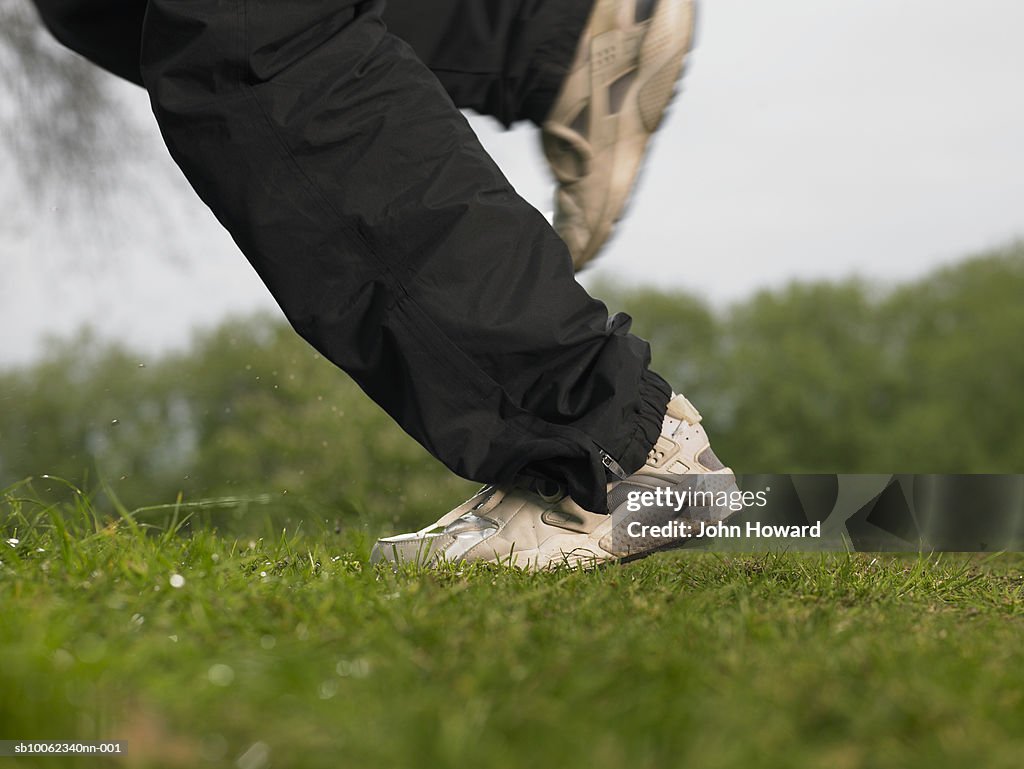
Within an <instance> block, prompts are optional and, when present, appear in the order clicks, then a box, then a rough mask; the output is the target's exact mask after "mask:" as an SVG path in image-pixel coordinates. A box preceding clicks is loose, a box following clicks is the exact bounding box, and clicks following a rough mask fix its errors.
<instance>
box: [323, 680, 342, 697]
mask: <svg viewBox="0 0 1024 769" xmlns="http://www.w3.org/2000/svg"><path fill="white" fill-rule="evenodd" d="M337 693H338V682H337V681H335V680H333V679H327V680H326V681H323V682H322V683H321V684H320V699H322V700H329V699H330V698H331V697H333V696H334V695H335V694H337Z"/></svg>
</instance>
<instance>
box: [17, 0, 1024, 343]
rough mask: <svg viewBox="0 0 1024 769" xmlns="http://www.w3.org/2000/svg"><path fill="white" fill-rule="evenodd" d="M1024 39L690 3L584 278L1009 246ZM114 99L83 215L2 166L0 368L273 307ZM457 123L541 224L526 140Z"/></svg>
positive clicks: (919, 264)
mask: <svg viewBox="0 0 1024 769" xmlns="http://www.w3.org/2000/svg"><path fill="white" fill-rule="evenodd" d="M1022 29H1024V3H1021V2H1020V1H1019V0H975V1H974V2H970V3H967V2H962V0H846V1H844V2H835V1H833V2H822V1H821V0H775V1H774V2H771V3H764V2H752V0H705V2H704V3H703V6H702V13H701V24H700V36H699V46H698V48H697V51H696V52H695V54H694V55H693V57H692V60H691V63H690V66H689V68H688V73H687V77H686V79H685V82H684V89H683V91H682V93H681V95H680V96H679V97H678V98H677V100H676V101H675V102H674V104H673V107H672V112H671V114H670V116H669V117H668V119H667V121H666V123H665V124H664V126H663V130H662V131H661V132H660V133H659V134H658V135H657V137H656V140H655V143H654V147H653V152H652V154H651V156H650V158H649V162H648V163H647V167H646V169H645V172H644V175H643V178H642V179H641V183H640V186H639V188H638V190H637V194H636V197H635V198H634V203H633V206H632V208H631V211H630V216H629V217H628V219H627V220H626V221H625V222H624V223H623V224H622V225H620V230H619V233H618V236H617V237H616V238H615V239H614V240H613V242H612V243H611V245H610V247H609V248H608V249H607V250H606V252H605V253H604V255H603V256H602V257H601V260H600V262H599V266H598V267H597V268H595V269H594V270H592V271H588V274H587V276H586V277H585V279H584V282H585V283H588V284H589V283H592V282H593V280H595V279H597V278H604V279H613V280H625V281H629V282H645V283H654V284H658V285H663V286H673V287H684V288H688V289H690V290H692V291H695V292H697V293H700V294H702V295H704V296H706V297H708V298H709V299H711V300H712V301H714V302H716V303H719V304H721V303H725V302H728V301H731V300H734V299H740V298H742V297H744V296H747V295H749V294H750V293H751V292H752V291H755V290H757V289H759V288H763V287H773V286H778V285H781V284H783V283H785V282H788V281H790V280H794V279H798V280H809V279H819V278H836V277H842V276H846V275H851V274H857V275H861V276H864V277H866V278H868V279H871V280H875V281H877V282H879V283H886V282H890V281H898V280H903V279H906V278H909V277H913V276H916V275H919V274H921V273H923V272H925V271H927V270H928V269H929V268H931V267H933V266H935V265H938V264H942V263H946V262H950V261H954V260H956V259H958V258H961V257H962V256H964V255H967V254H969V253H972V252H977V251H979V250H982V249H985V248H988V247H991V246H994V245H999V244H1003V243H1006V242H1008V241H1010V240H1012V239H1013V238H1015V237H1018V236H1022V235H1024V96H1022V94H1024V87H1022V84H1021V78H1022V75H1024V44H1022V42H1021V39H1022V38H1021V30H1022ZM118 88H119V93H120V95H121V97H122V100H123V101H124V104H125V115H126V120H128V121H132V122H137V123H138V124H139V125H141V126H142V127H143V130H142V131H141V132H140V135H139V136H138V138H137V139H136V140H135V146H133V148H132V151H131V152H129V153H127V155H128V157H129V161H128V162H127V164H126V169H125V172H124V176H125V183H124V186H123V188H121V189H120V190H115V191H114V192H113V193H108V194H106V196H105V197H104V198H103V200H102V202H101V203H99V204H98V206H97V209H98V211H97V213H96V214H94V215H92V216H90V221H89V223H82V222H80V221H79V222H78V223H75V224H69V223H68V222H69V220H72V221H73V219H74V218H73V217H69V216H67V215H66V213H65V212H64V211H62V210H61V207H60V206H59V205H57V206H55V208H56V209H57V210H53V208H54V207H50V206H47V207H46V208H45V209H40V208H39V207H38V206H35V205H34V204H32V203H31V201H30V199H28V198H27V197H26V196H25V195H24V194H23V191H21V190H17V189H13V188H12V187H11V184H10V181H11V176H10V175H4V174H2V173H0V203H2V204H3V210H5V211H6V212H8V213H7V214H5V218H4V220H3V221H2V222H0V259H2V261H3V264H4V276H5V277H4V279H3V281H2V283H0V339H2V344H0V363H11V362H15V361H23V360H26V359H29V358H30V357H31V356H33V355H34V354H36V352H37V351H38V349H39V340H40V338H41V335H42V334H44V333H46V332H52V333H59V334H64V333H67V332H69V331H71V330H72V329H74V328H75V327H77V326H78V325H79V324H80V323H82V322H83V321H85V320H90V321H92V322H93V324H94V325H95V326H96V328H97V329H98V330H99V331H100V332H101V333H103V334H104V335H107V336H114V337H118V338H122V339H124V340H125V341H126V342H128V343H130V344H132V345H135V346H137V347H140V348H143V349H146V350H150V351H152V350H155V349H159V348H161V347H166V346H168V345H177V344H181V343H182V342H183V341H184V340H186V339H187V337H188V332H189V329H190V328H191V327H192V326H194V325H195V324H196V323H206V324H208V323H212V322H215V321H216V320H217V319H218V318H220V317H222V315H223V314H224V313H226V312H234V311H239V310H247V309H253V308H256V307H273V304H272V302H271V300H270V299H269V296H268V295H267V293H266V290H265V289H264V288H263V287H262V285H261V284H260V283H259V281H258V280H257V279H256V277H255V275H254V274H253V272H252V270H251V268H249V266H248V265H247V263H246V262H245V261H244V259H243V258H242V257H241V256H240V255H239V254H238V253H237V251H236V250H235V249H234V247H233V245H232V244H231V241H230V239H229V238H228V237H227V236H226V235H225V234H223V233H222V232H221V231H220V229H219V226H218V225H217V224H216V222H214V221H213V219H212V217H211V216H210V215H209V213H208V212H207V211H206V210H205V209H204V208H203V207H202V206H201V204H199V203H198V202H197V201H195V200H194V199H193V194H192V192H191V191H190V190H189V188H188V187H187V185H186V184H185V183H184V182H183V181H182V180H181V179H180V178H179V174H178V172H177V170H176V169H175V168H174V167H173V165H172V164H171V163H170V161H169V160H168V159H167V158H166V152H165V151H164V150H163V149H162V145H161V144H160V140H159V137H158V135H157V134H156V132H155V129H154V128H153V127H152V126H151V123H152V120H151V118H150V117H149V116H148V112H147V109H148V108H147V104H146V98H145V95H144V94H143V93H142V92H141V91H139V90H137V89H134V88H131V87H129V86H123V87H121V86H118ZM472 122H473V125H474V127H475V128H476V129H477V130H478V132H479V133H480V135H481V138H482V139H483V141H484V143H485V145H486V146H487V147H488V149H489V150H490V151H491V152H492V154H493V155H494V156H495V159H496V160H497V161H498V163H499V164H500V165H501V166H502V168H504V169H505V170H506V173H507V174H508V176H509V178H510V179H511V181H512V182H513V184H514V185H515V186H516V188H517V189H518V190H519V192H520V193H521V194H522V195H524V196H525V197H526V198H527V199H528V200H530V201H531V202H532V203H533V204H534V205H536V206H537V207H538V208H540V209H541V210H544V211H547V210H549V209H550V207H551V206H550V199H551V193H552V183H551V181H550V180H549V178H548V176H547V171H546V168H545V166H544V163H543V159H542V156H541V155H540V153H539V152H537V151H536V143H537V137H536V133H535V131H533V130H531V129H530V128H528V127H521V128H518V129H516V130H514V131H511V132H502V131H501V130H500V129H499V128H498V127H497V126H496V125H495V124H492V122H491V121H489V120H487V119H483V118H476V117H474V118H472ZM5 184H6V185H7V187H6V188H4V187H3V185H5ZM12 212H13V213H12ZM97 221H98V222H100V223H101V224H102V225H103V226H102V228H101V229H102V232H100V233H98V234H97V233H96V232H95V231H94V228H93V226H92V224H93V223H95V222H97Z"/></svg>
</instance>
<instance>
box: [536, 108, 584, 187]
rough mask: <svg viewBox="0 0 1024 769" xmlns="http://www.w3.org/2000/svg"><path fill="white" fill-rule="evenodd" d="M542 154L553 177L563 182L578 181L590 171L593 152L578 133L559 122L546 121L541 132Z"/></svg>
mask: <svg viewBox="0 0 1024 769" xmlns="http://www.w3.org/2000/svg"><path fill="white" fill-rule="evenodd" d="M541 143H542V145H543V148H544V155H545V157H547V159H548V163H549V164H550V165H551V170H552V171H553V172H554V174H555V178H557V179H558V181H560V182H561V183H563V184H568V183H571V182H575V181H579V180H580V179H582V178H583V177H584V176H586V175H587V174H588V173H589V172H590V160H591V158H592V157H593V152H591V150H590V144H589V142H587V140H586V139H584V138H583V137H582V136H581V135H580V134H578V133H576V131H573V130H572V129H571V128H569V127H568V126H564V125H562V124H560V123H555V122H548V123H545V124H544V127H543V129H542V132H541Z"/></svg>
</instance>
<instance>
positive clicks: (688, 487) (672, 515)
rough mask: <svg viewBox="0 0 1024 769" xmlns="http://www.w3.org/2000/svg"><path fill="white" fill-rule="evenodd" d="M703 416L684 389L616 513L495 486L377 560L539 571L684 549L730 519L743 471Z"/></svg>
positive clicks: (611, 494)
mask: <svg viewBox="0 0 1024 769" xmlns="http://www.w3.org/2000/svg"><path fill="white" fill-rule="evenodd" d="M700 421H701V417H700V414H699V413H698V412H697V410H696V409H695V408H694V407H693V406H692V405H691V404H690V402H689V401H688V400H687V399H686V398H684V397H683V396H681V395H676V396H674V397H673V398H672V400H671V401H670V402H669V406H668V412H667V414H666V416H665V420H664V423H663V425H662V431H661V436H660V437H659V438H658V442H657V443H656V444H655V446H654V448H652V449H651V451H650V453H649V454H648V457H647V462H646V464H645V465H644V466H643V467H642V468H640V469H639V470H638V471H637V472H635V473H633V474H632V475H630V476H629V477H627V478H625V479H623V480H621V481H616V482H613V483H611V484H609V487H608V489H609V491H608V509H609V511H610V515H603V514H598V513H592V512H590V511H589V510H585V509H583V508H582V507H580V506H579V505H578V504H577V503H576V502H575V501H573V499H572V498H571V497H568V496H566V495H565V494H563V493H560V492H558V491H556V492H555V493H552V494H542V493H539V492H537V491H534V490H529V489H525V488H519V487H513V488H509V489H500V488H496V487H494V486H487V487H485V488H483V489H481V490H480V491H479V492H478V493H477V494H476V495H475V496H473V497H472V498H471V499H469V500H468V501H466V502H465V503H463V504H462V505H460V506H459V507H457V508H455V509H454V510H452V511H451V512H449V513H448V514H446V515H444V516H442V517H441V519H440V520H438V521H436V522H435V523H433V524H431V525H430V526H428V527H426V528H424V529H421V530H420V531H416V532H412V533H410V534H399V535H396V536H393V537H385V538H384V539H380V540H378V541H377V543H376V544H375V545H374V547H373V553H372V555H371V558H370V560H371V563H376V562H378V561H382V560H383V561H389V562H391V563H393V564H395V565H398V564H416V565H420V566H434V565H438V564H441V563H444V562H466V563H472V562H475V561H486V562H491V563H504V564H509V565H514V566H519V567H521V568H526V569H530V570H543V569H552V568H558V567H563V566H567V567H570V568H574V567H588V566H596V565H598V564H601V563H605V562H609V561H619V560H633V559H636V558H640V557H643V556H646V555H650V554H651V553H654V552H657V551H659V550H666V549H670V548H673V547H680V546H682V545H684V544H686V543H687V542H688V541H691V540H692V539H694V538H696V536H697V535H698V534H699V533H700V531H701V529H702V524H703V525H710V524H715V523H718V522H720V521H722V520H724V519H725V518H726V517H727V516H728V515H730V514H731V512H732V510H731V509H730V507H729V504H728V503H727V502H724V500H725V499H728V498H729V497H730V496H731V495H733V494H734V493H735V492H736V491H737V488H736V479H735V477H734V475H733V473H732V471H731V470H730V469H729V468H727V467H725V466H724V465H723V464H722V463H721V462H720V461H719V460H718V458H717V457H716V456H715V454H714V452H713V451H712V450H711V446H710V444H709V441H708V437H707V434H706V433H705V432H704V429H703V428H702V427H701V425H700Z"/></svg>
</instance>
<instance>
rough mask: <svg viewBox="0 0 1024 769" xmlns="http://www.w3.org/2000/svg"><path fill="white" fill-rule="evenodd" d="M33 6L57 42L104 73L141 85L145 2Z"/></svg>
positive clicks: (56, 0)
mask: <svg viewBox="0 0 1024 769" xmlns="http://www.w3.org/2000/svg"><path fill="white" fill-rule="evenodd" d="M33 2H34V3H35V6H36V9H37V10H38V11H39V17H40V18H41V19H42V21H43V23H44V24H45V25H46V27H47V29H49V30H50V32H51V34H53V36H54V37H55V38H57V40H59V41H60V42H61V43H63V44H64V45H65V46H67V47H68V48H70V49H71V50H72V51H75V52H76V53H79V54H81V55H82V56H84V57H85V58H87V59H88V60H89V61H91V62H92V63H93V64H98V65H99V66H100V67H102V68H103V69H105V70H107V71H108V72H112V73H114V74H115V75H118V76H119V77H123V78H124V79H125V80H129V81H131V82H133V83H135V84H136V85H142V72H141V71H140V69H139V56H140V50H141V47H142V19H143V17H144V16H145V14H146V0H33Z"/></svg>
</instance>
